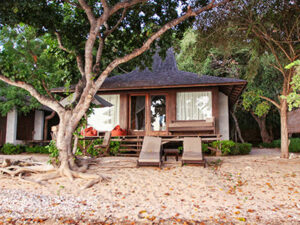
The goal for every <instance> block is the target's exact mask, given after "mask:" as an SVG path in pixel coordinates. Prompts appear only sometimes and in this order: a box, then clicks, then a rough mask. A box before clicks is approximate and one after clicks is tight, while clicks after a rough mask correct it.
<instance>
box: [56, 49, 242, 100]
mask: <svg viewBox="0 0 300 225" xmlns="http://www.w3.org/2000/svg"><path fill="white" fill-rule="evenodd" d="M246 84H247V81H245V80H240V79H235V78H227V77H215V76H206V75H199V74H196V73H190V72H185V71H180V70H178V68H177V65H176V60H175V56H174V53H173V50H172V49H169V50H168V51H167V56H166V58H165V60H162V59H161V57H160V56H159V55H158V54H156V55H155V56H154V58H153V64H152V70H150V69H148V68H146V69H145V70H142V71H141V70H139V69H136V70H134V71H132V72H130V73H126V74H121V75H117V76H113V77H109V78H107V79H106V80H105V81H104V83H103V84H102V86H101V88H100V90H99V92H105V91H125V90H140V89H158V88H180V87H181V88H182V87H186V88H187V87H203V86H206V87H207V86H210V87H214V86H219V89H220V91H222V92H223V93H225V94H226V95H228V96H229V99H230V103H231V104H234V103H235V102H236V100H237V99H238V97H239V95H240V94H241V92H242V91H243V89H244V88H245V86H246ZM52 92H56V93H59V92H64V88H55V89H52Z"/></svg>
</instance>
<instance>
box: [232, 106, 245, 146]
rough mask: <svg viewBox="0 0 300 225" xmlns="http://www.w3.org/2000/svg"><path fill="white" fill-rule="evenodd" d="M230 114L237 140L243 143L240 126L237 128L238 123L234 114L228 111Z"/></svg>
mask: <svg viewBox="0 0 300 225" xmlns="http://www.w3.org/2000/svg"><path fill="white" fill-rule="evenodd" d="M230 114H231V116H232V118H233V120H234V124H235V129H236V131H237V134H238V136H239V139H240V140H241V142H242V143H245V141H244V138H243V137H242V133H241V129H240V126H239V122H238V120H237V118H236V116H235V112H234V111H231V110H230Z"/></svg>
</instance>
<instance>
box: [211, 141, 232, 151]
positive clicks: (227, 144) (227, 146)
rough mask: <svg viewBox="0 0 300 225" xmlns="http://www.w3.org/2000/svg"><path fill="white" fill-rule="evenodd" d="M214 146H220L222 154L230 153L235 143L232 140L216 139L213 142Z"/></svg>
mask: <svg viewBox="0 0 300 225" xmlns="http://www.w3.org/2000/svg"><path fill="white" fill-rule="evenodd" d="M211 146H212V147H213V148H217V147H218V148H219V149H220V150H221V152H222V155H230V154H231V152H232V151H234V147H235V143H234V142H233V141H231V140H223V141H214V142H212V143H211Z"/></svg>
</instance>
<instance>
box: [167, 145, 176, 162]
mask: <svg viewBox="0 0 300 225" xmlns="http://www.w3.org/2000/svg"><path fill="white" fill-rule="evenodd" d="M168 155H175V156H176V161H178V155H179V151H178V149H177V148H172V149H171V148H170V149H164V157H165V161H167V156H168Z"/></svg>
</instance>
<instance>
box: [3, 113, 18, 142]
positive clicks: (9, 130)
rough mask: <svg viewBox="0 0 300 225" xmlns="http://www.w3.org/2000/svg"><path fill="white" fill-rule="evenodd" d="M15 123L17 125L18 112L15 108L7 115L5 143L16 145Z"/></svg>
mask: <svg viewBox="0 0 300 225" xmlns="http://www.w3.org/2000/svg"><path fill="white" fill-rule="evenodd" d="M17 123H18V112H17V110H16V108H14V109H12V110H11V111H10V112H9V113H7V123H6V139H5V142H6V143H11V144H16V143H17Z"/></svg>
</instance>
